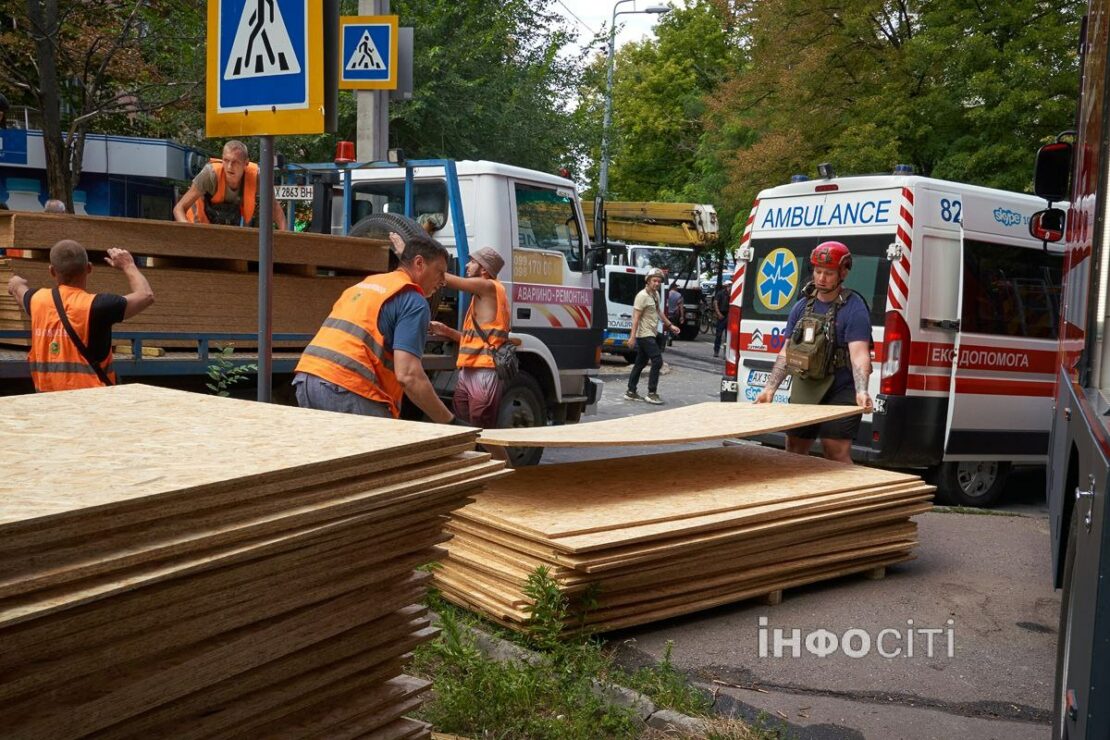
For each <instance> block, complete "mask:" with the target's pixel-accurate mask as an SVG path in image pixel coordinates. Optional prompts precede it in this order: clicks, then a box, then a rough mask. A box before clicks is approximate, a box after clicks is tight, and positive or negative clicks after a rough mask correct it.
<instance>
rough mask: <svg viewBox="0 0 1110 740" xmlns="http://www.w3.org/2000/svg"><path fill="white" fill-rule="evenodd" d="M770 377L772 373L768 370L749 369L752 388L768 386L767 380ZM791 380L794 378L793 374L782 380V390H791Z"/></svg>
mask: <svg viewBox="0 0 1110 740" xmlns="http://www.w3.org/2000/svg"><path fill="white" fill-rule="evenodd" d="M770 377H771V373H770V371H768V370H749V371H748V385H749V386H751V387H752V388H764V387H766V385H767V380H768V379H769V378H770ZM791 380H793V378H792V377H791V376H789V375H787V376H786V380H784V381H782V385H780V386H779V390H780V391H788V390H790V381H791Z"/></svg>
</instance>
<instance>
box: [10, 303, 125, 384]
mask: <svg viewBox="0 0 1110 740" xmlns="http://www.w3.org/2000/svg"><path fill="white" fill-rule="evenodd" d="M59 292H60V294H61V296H62V305H63V306H64V307H65V311H66V316H67V317H68V318H69V323H70V324H72V325H73V331H74V332H76V334H77V336H78V337H80V338H81V341H82V342H84V344H85V346H86V347H88V346H89V320H90V316H91V314H92V303H93V299H94V298H96V295H95V294H93V293H88V292H86V291H84V290H81V289H80V288H74V287H71V286H68V285H62V286H60V287H59ZM30 308H31V349H30V351H29V352H28V353H27V364H28V365H29V366H30V368H31V381H32V382H33V383H34V384H35V390H37V391H39V392H46V391H72V390H77V389H79V388H99V387H101V386H102V385H103V383H101V382H100V378H98V377H97V375H96V371H95V370H94V369H93V368H92V366H90V365H89V363H87V362H85V358H84V357H82V356H81V353H80V352H78V351H77V346H76V345H75V344H74V343H73V341H72V340H71V339H70V338H69V334H67V333H66V330H65V327H64V326H62V321H61V319H60V318H58V311H57V309H56V308H55V307H54V296H53V295H52V293H51V291H50V290H47V289H45V288H44V289H42V290H37V291H35V292H34V294H32V295H31V305H30ZM100 366H101V367H102V368H103V369H104V371H105V373H107V375H108V378H109V379H110V380H111V381H112V382H113V383H115V382H116V376H115V373H114V372H113V371H112V352H111V350H109V351H108V356H107V357H106V358H104V360H103V362H101V364H100Z"/></svg>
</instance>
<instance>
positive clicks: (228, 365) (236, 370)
mask: <svg viewBox="0 0 1110 740" xmlns="http://www.w3.org/2000/svg"><path fill="white" fill-rule="evenodd" d="M234 352H235V348H234V347H232V346H231V345H228V346H226V347H224V348H223V349H221V350H220V351H219V352H217V353H216V354H214V355H212V364H210V365H209V366H208V379H209V382H207V383H205V385H206V386H208V390H210V391H212V392H213V393H215V394H216V395H217V396H225V397H226V396H230V395H231V391H230V388H231V386H233V385H236V384H238V383H242V382H243V381H245V380H249V379H250V377H251V376H252V375H254V374H256V373H257V372H258V365H257V364H256V363H253V362H252V363H250V364H239V365H236V364H235V362H233V361H232V359H231V356H232V354H233V353H234Z"/></svg>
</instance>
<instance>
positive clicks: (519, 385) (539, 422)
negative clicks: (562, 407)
mask: <svg viewBox="0 0 1110 740" xmlns="http://www.w3.org/2000/svg"><path fill="white" fill-rule="evenodd" d="M546 424H547V409H546V407H545V406H544V403H543V390H542V389H541V388H540V384H539V383H538V382H536V379H535V378H533V377H532V375H531V374H529V373H527V372H525V371H523V370H522V371H520V372H519V373H517V376H516V377H515V378H513V379H512V380H510V381H509V384H508V386H506V388H505V392H504V393H503V394H502V395H501V410H500V411H499V412H498V414H497V426H498V428H500V429H514V428H517V427H542V426H545V425H546ZM506 451H507V452H508V453H509V460H510V462H511V463H512V466H513V467H514V468H519V467H520V466H522V465H535V464H537V463H538V462H539V461H540V457H541V456H542V455H543V448H542V447H507V448H506Z"/></svg>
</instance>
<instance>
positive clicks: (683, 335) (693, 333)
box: [678, 324, 698, 342]
mask: <svg viewBox="0 0 1110 740" xmlns="http://www.w3.org/2000/svg"><path fill="white" fill-rule="evenodd" d="M678 338H679V339H685V340H686V341H687V342H688V341H690V340H691V339H697V338H698V325H697V324H683V325H682V328H681V330H680V331H679V332H678Z"/></svg>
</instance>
